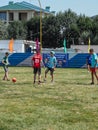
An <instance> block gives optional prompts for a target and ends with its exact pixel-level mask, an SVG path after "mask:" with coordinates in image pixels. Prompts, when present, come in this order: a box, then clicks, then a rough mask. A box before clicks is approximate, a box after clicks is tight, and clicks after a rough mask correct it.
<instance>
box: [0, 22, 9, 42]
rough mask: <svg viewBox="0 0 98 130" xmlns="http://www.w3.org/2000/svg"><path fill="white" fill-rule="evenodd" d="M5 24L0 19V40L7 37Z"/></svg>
mask: <svg viewBox="0 0 98 130" xmlns="http://www.w3.org/2000/svg"><path fill="white" fill-rule="evenodd" d="M7 35H8V34H7V26H6V24H4V22H3V21H0V40H4V39H6V38H7Z"/></svg>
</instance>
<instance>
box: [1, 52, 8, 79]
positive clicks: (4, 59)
mask: <svg viewBox="0 0 98 130" xmlns="http://www.w3.org/2000/svg"><path fill="white" fill-rule="evenodd" d="M8 55H9V53H8V52H6V53H5V56H4V57H3V59H2V64H3V68H4V73H5V74H4V77H3V80H7V81H9V78H8V65H9V61H8Z"/></svg>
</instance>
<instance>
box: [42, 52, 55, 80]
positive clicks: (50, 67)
mask: <svg viewBox="0 0 98 130" xmlns="http://www.w3.org/2000/svg"><path fill="white" fill-rule="evenodd" d="M54 55H55V52H54V51H51V52H50V57H49V59H47V61H46V62H47V69H46V71H45V79H44V80H45V81H46V77H47V73H48V71H50V75H51V82H53V79H54V76H53V72H54V70H55V67H56V64H57V60H56V57H55V56H54Z"/></svg>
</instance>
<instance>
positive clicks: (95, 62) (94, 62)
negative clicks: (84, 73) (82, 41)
mask: <svg viewBox="0 0 98 130" xmlns="http://www.w3.org/2000/svg"><path fill="white" fill-rule="evenodd" d="M89 53H90V54H91V66H90V71H91V80H92V82H91V84H94V75H95V77H96V79H97V82H98V76H97V73H96V70H97V67H98V57H97V54H96V53H94V50H93V49H90V50H89Z"/></svg>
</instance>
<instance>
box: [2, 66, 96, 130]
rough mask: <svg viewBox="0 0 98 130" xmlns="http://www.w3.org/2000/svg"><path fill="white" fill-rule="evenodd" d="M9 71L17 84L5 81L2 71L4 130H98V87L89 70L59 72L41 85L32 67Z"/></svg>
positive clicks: (14, 68) (13, 68) (59, 70)
mask: <svg viewBox="0 0 98 130" xmlns="http://www.w3.org/2000/svg"><path fill="white" fill-rule="evenodd" d="M9 70H10V72H9V76H10V79H11V78H12V77H16V78H17V82H16V83H13V82H11V81H3V80H2V77H3V74H4V72H3V69H2V67H0V130H98V85H97V84H95V85H89V84H90V82H91V77H90V73H88V72H87V70H86V69H56V71H55V74H54V76H55V82H54V83H53V84H52V83H51V82H50V81H51V79H50V75H49V74H48V80H47V82H46V83H42V84H41V85H38V84H36V85H33V73H32V68H30V67H10V68H9ZM43 74H44V69H43V70H42V75H43ZM43 78H44V77H43V76H42V79H43Z"/></svg>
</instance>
